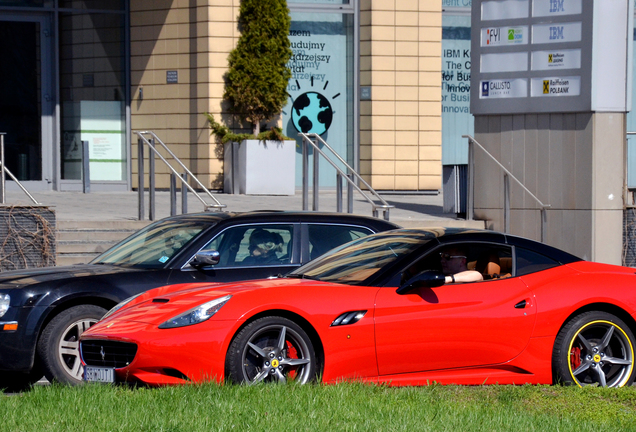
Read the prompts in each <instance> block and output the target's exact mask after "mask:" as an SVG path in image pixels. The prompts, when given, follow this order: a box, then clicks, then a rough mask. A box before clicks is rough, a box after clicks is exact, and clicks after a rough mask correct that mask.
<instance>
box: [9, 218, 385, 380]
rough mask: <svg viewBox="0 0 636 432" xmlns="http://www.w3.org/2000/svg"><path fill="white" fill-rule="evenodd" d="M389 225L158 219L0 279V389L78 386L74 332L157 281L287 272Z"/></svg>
mask: <svg viewBox="0 0 636 432" xmlns="http://www.w3.org/2000/svg"><path fill="white" fill-rule="evenodd" d="M397 227H398V226H397V225H395V224H393V223H390V222H387V221H384V220H381V219H375V218H370V217H364V216H355V215H349V214H342V213H334V214H329V213H313V212H267V211H263V212H251V213H200V214H186V215H180V216H174V217H169V218H166V219H162V220H160V221H157V222H155V223H152V224H151V225H148V226H147V227H146V228H144V229H142V230H140V231H139V232H137V233H135V234H133V235H132V236H130V237H128V238H127V239H125V240H123V241H122V242H121V243H119V244H117V245H115V246H114V247H112V248H111V249H109V250H108V251H106V252H104V253H103V254H102V255H100V256H99V257H97V258H95V259H94V260H93V261H92V262H91V263H89V264H80V265H73V266H66V267H49V268H41V269H33V270H22V271H11V272H4V273H1V274H0V388H20V387H24V386H27V385H28V384H30V383H32V382H35V381H37V380H38V379H39V378H41V377H42V375H43V374H44V375H45V376H46V377H47V379H49V380H50V381H51V380H55V381H58V382H61V383H69V384H74V383H79V382H81V379H82V372H83V368H82V365H81V361H80V356H79V349H78V347H79V345H78V339H79V336H80V334H81V333H82V332H83V331H84V330H86V329H87V328H88V327H90V326H91V325H93V324H94V323H96V322H97V321H98V320H99V319H100V318H101V317H102V316H103V315H104V314H105V313H106V312H107V311H108V310H109V309H111V308H112V307H114V306H115V305H116V304H117V303H119V302H121V301H122V300H124V299H127V298H129V297H131V296H133V295H136V294H139V293H141V292H144V291H146V290H149V289H151V288H155V287H159V286H162V285H169V284H179V283H187V282H230V281H237V280H246V279H259V278H268V277H275V276H277V275H279V274H285V273H288V272H289V271H291V270H294V269H296V268H297V267H299V266H300V265H302V264H304V263H306V262H308V261H310V260H312V259H314V258H316V257H317V256H319V255H322V254H323V253H325V252H327V251H328V250H330V249H332V248H334V247H336V246H339V245H341V244H343V243H346V242H348V241H351V240H355V239H357V238H359V237H364V236H366V235H369V234H372V233H375V232H379V231H386V230H391V229H394V228H397Z"/></svg>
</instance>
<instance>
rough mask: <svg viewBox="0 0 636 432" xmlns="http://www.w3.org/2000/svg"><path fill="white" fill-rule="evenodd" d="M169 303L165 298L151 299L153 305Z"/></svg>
mask: <svg viewBox="0 0 636 432" xmlns="http://www.w3.org/2000/svg"><path fill="white" fill-rule="evenodd" d="M169 301H170V299H166V298H154V299H152V302H153V303H168V302H169Z"/></svg>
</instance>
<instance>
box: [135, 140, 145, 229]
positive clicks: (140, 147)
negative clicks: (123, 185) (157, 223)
mask: <svg viewBox="0 0 636 432" xmlns="http://www.w3.org/2000/svg"><path fill="white" fill-rule="evenodd" d="M137 175H138V177H139V178H138V189H137V195H138V197H137V198H138V200H139V202H138V210H139V220H144V213H145V210H144V141H143V140H142V139H141V137H139V138H138V139H137Z"/></svg>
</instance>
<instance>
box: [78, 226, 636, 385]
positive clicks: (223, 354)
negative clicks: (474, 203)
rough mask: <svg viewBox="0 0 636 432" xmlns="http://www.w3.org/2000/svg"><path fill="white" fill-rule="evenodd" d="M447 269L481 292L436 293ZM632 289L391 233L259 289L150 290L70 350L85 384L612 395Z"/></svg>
mask: <svg viewBox="0 0 636 432" xmlns="http://www.w3.org/2000/svg"><path fill="white" fill-rule="evenodd" d="M449 260H456V262H457V263H460V264H464V265H465V268H464V269H463V271H462V272H460V273H471V274H474V273H480V275H479V276H480V277H479V279H483V281H479V282H472V283H463V284H459V283H451V282H452V281H453V280H454V276H455V275H454V274H453V273H451V274H450V275H449V274H447V272H443V271H442V270H443V269H445V268H446V267H447V264H445V262H447V261H449ZM460 273H457V274H458V275H459V274H460ZM635 281H636V275H635V274H634V269H632V268H626V267H619V266H614V265H607V264H599V263H593V262H586V261H583V260H581V259H580V258H577V257H575V256H573V255H571V254H569V253H566V252H563V251H561V250H558V249H555V248H553V247H550V246H547V245H545V244H541V243H537V242H534V241H531V240H528V239H524V238H520V237H515V236H511V235H505V234H500V233H495V232H490V231H471V230H462V229H436V230H416V229H404V230H396V231H389V232H385V233H380V234H375V235H372V236H368V237H365V238H361V239H359V240H357V241H355V242H352V243H349V244H347V245H344V246H341V247H339V248H337V249H334V250H332V251H331V252H329V253H328V254H326V255H324V256H323V257H321V258H319V259H317V260H315V261H312V262H310V263H309V264H307V265H305V266H303V267H301V268H299V269H297V270H295V271H293V272H291V273H289V274H287V276H285V277H281V278H277V279H273V280H259V281H247V282H236V283H228V284H220V285H219V284H214V285H210V284H184V285H178V286H172V287H162V288H157V289H154V290H152V291H149V292H147V293H145V294H143V295H142V296H139V297H137V298H135V299H131V300H129V302H128V303H127V304H124V305H121V306H120V308H119V309H118V310H113V311H111V313H110V314H109V316H107V317H106V318H105V319H104V320H103V321H101V322H99V323H98V324H97V325H95V326H94V327H92V328H90V329H89V330H88V331H87V332H85V333H84V334H83V335H82V338H81V342H80V346H81V353H82V358H83V361H84V362H85V364H86V365H87V366H86V380H88V381H105V382H113V381H137V382H142V383H146V384H149V385H165V384H182V383H186V382H200V381H206V380H216V381H222V380H224V379H229V380H231V381H233V382H246V383H256V382H261V381H276V382H287V381H297V382H300V383H305V382H309V381H312V380H314V379H316V378H317V377H321V379H322V381H324V382H336V381H339V380H360V381H366V382H374V383H377V382H380V383H387V384H390V385H425V384H427V383H433V382H438V383H456V384H471V385H481V384H485V383H486V384H493V383H499V384H523V383H534V384H551V383H555V382H564V383H571V384H575V385H579V386H586V385H601V386H608V387H621V386H625V385H628V384H631V383H632V382H633V381H634V373H635V372H634V346H635V345H636V340H635V339H634V331H635V330H636V321H635V320H634V315H635V314H636V290H635V289H634V283H635Z"/></svg>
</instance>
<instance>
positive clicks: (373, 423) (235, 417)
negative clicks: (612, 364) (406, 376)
mask: <svg viewBox="0 0 636 432" xmlns="http://www.w3.org/2000/svg"><path fill="white" fill-rule="evenodd" d="M0 398H1V399H0V400H1V401H2V402H1V403H0V431H37V432H43V431H74V432H80V431H91V432H94V431H126V432H128V431H184V432H192V431H214V430H235V431H236V430H238V431H244V430H255V431H272V432H273V431H281V430H283V431H328V430H337V431H341V430H347V431H348V430H351V431H354V430H355V431H357V430H362V431H371V430H372V431H376V430H382V431H396V430H404V431H427V430H431V431H523V432H526V431H576V432H583V431H594V432H599V431H636V388H634V387H629V388H623V389H602V388H585V389H579V388H575V387H549V386H516V387H515V386H477V387H460V386H438V385H432V386H428V387H405V388H389V387H383V386H371V385H362V384H355V383H354V384H340V385H328V386H325V385H306V386H296V385H289V386H282V385H260V386H254V387H247V386H220V385H215V384H204V385H192V386H181V387H166V388H159V389H147V388H138V389H130V388H127V387H111V386H102V385H86V386H82V387H79V388H78V387H75V388H71V387H62V386H57V385H54V386H38V387H35V388H34V389H33V390H31V391H28V392H25V393H21V394H18V395H15V396H3V397H0Z"/></svg>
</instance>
